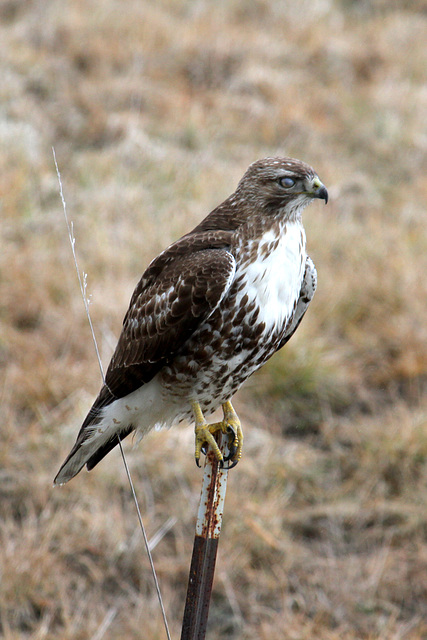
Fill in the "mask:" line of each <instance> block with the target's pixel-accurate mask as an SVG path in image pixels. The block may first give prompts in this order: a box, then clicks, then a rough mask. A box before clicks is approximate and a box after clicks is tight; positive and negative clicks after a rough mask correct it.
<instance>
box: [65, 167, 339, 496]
mask: <svg viewBox="0 0 427 640" xmlns="http://www.w3.org/2000/svg"><path fill="white" fill-rule="evenodd" d="M313 198H320V199H322V200H324V201H325V203H327V201H328V192H327V190H326V188H325V186H324V185H323V184H322V182H321V181H320V180H319V178H318V176H317V174H316V173H315V172H314V170H313V169H312V168H311V167H310V166H308V165H307V164H305V163H304V162H301V161H300V160H295V159H292V158H265V159H262V160H258V161H257V162H254V163H253V164H251V165H250V167H249V168H248V170H247V171H246V173H245V174H244V176H243V178H242V179H241V180H240V182H239V184H238V186H237V189H236V191H235V192H234V193H233V194H232V195H231V196H230V197H229V198H227V199H226V200H225V201H224V202H223V203H222V204H220V205H219V206H218V207H216V209H214V210H213V211H212V212H211V213H210V214H209V215H208V216H207V217H206V218H205V219H204V220H203V221H202V222H201V223H200V224H199V225H197V226H196V227H195V228H194V229H193V230H192V231H190V232H189V233H187V234H186V235H184V236H183V237H182V238H181V239H180V240H178V241H177V242H174V243H173V244H172V245H171V246H170V247H168V248H167V249H166V250H165V251H163V252H162V253H161V254H160V255H159V256H158V257H157V258H155V259H154V260H153V261H152V262H151V264H150V265H149V266H148V268H147V270H146V271H145V273H144V274H143V276H142V278H141V280H140V281H139V283H138V284H137V286H136V289H135V291H134V293H133V295H132V298H131V301H130V305H129V309H128V311H127V313H126V315H125V318H124V321H123V328H122V332H121V335H120V337H119V341H118V344H117V347H116V350H115V352H114V354H113V357H112V359H111V362H110V365H109V367H108V370H107V373H106V376H105V383H104V385H103V386H102V388H101V391H100V392H99V395H98V397H97V398H96V400H95V402H94V404H93V406H92V408H91V409H90V411H89V413H88V415H87V417H86V419H85V420H84V422H83V425H82V427H81V429H80V432H79V434H78V436H77V440H76V443H75V445H74V446H73V448H72V450H71V452H70V454H69V455H68V457H67V458H66V460H65V462H64V464H63V465H62V467H61V468H60V470H59V472H58V474H57V476H56V478H55V480H54V482H55V484H64V483H65V482H68V480H70V479H71V478H73V477H74V476H75V475H76V474H77V473H78V472H79V471H80V470H81V469H82V467H83V466H84V465H86V467H87V469H88V470H91V469H93V467H94V466H95V465H96V464H98V462H99V461H100V460H102V458H104V456H105V455H106V454H107V453H109V451H111V449H113V448H114V447H115V446H116V445H117V444H118V442H119V439H120V440H123V438H125V437H126V436H128V435H129V434H130V433H132V432H133V431H135V432H136V434H137V437H138V439H140V438H142V437H143V436H144V435H145V434H146V433H148V431H150V430H151V429H152V428H153V427H164V426H171V425H173V424H176V423H178V422H181V421H183V420H185V419H187V420H188V419H193V420H194V422H195V440H196V444H195V459H196V462H197V464H199V458H200V454H201V452H205V451H206V449H207V447H208V446H211V447H212V448H213V449H214V451H215V455H216V457H217V459H218V460H219V461H221V462H222V454H221V452H220V450H219V448H218V445H217V444H216V441H215V438H214V437H213V435H212V434H213V433H215V432H216V431H218V430H219V429H221V430H222V431H223V432H224V433H226V432H227V433H229V434H231V436H230V438H231V442H230V456H229V458H230V459H229V467H230V466H234V464H236V463H237V462H238V460H239V459H240V457H241V452H242V444H243V432H242V428H241V425H240V422H239V419H238V417H237V415H236V413H235V411H234V409H233V406H232V404H231V398H232V396H233V395H234V393H235V392H236V391H237V390H238V389H239V387H240V386H241V385H242V384H243V382H245V380H246V379H247V378H248V377H249V376H250V375H251V374H252V373H254V371H256V370H257V369H259V368H260V367H261V366H262V365H263V364H264V363H265V362H266V361H267V360H268V359H269V358H270V357H271V356H272V355H273V354H274V353H275V352H276V351H277V350H278V349H281V348H282V347H283V345H284V344H285V343H286V342H287V341H288V340H289V339H290V338H291V336H292V335H293V334H294V333H295V331H296V329H297V328H298V326H299V324H300V322H301V320H302V317H303V316H304V314H305V312H306V310H307V307H308V305H309V304H310V301H311V299H312V297H313V295H314V292H315V289H316V283H317V274H316V269H315V267H314V264H313V262H312V260H311V259H310V258H309V257H308V256H307V254H306V237H305V231H304V227H303V225H302V221H301V214H302V211H303V209H304V208H305V207H306V206H307V205H308V204H309V203H310V202H311V201H312V200H313ZM220 406H222V409H223V414H224V417H223V420H222V421H220V422H217V423H214V424H208V423H207V421H206V417H207V416H209V415H210V414H211V413H212V412H213V411H215V410H216V409H217V408H218V407H220Z"/></svg>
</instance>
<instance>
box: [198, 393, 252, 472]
mask: <svg viewBox="0 0 427 640" xmlns="http://www.w3.org/2000/svg"><path fill="white" fill-rule="evenodd" d="M192 408H193V413H194V419H195V429H194V431H195V436H196V447H195V453H194V457H195V460H196V464H197V466H198V467H200V454H201V453H204V454H206V452H207V449H208V447H209V446H210V447H211V449H212V451H213V452H214V454H215V458H216V459H217V460H218V462H220V463H221V466H222V465H223V463H224V457H223V455H222V453H221V451H220V448H219V446H218V443H217V442H216V440H215V438H214V434H215V433H217V432H218V431H222V433H224V434H228V436H229V445H228V447H229V454H228V455H227V457H226V460H232V461H233V462H232V464H230V465H228V467H227V468H228V469H232V468H233V467H235V466H236V464H237V463H238V462H239V460H240V458H241V456H242V447H243V431H242V427H241V424H240V420H239V418H238V417H237V414H236V412H235V411H234V409H233V406H232V404H231V402H226V403H224V404H223V405H222V410H223V412H224V418H223V420H221V421H220V422H214V423H213V424H208V423H207V422H206V420H205V417H204V416H203V413H202V410H201V408H200V405H199V403H198V402H193V403H192Z"/></svg>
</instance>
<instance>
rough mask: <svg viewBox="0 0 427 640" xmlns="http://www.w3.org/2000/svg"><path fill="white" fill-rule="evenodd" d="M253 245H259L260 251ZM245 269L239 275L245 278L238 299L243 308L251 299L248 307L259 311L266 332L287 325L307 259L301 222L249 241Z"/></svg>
mask: <svg viewBox="0 0 427 640" xmlns="http://www.w3.org/2000/svg"><path fill="white" fill-rule="evenodd" d="M252 243H256V252H255V251H254V247H252V246H251V244H252ZM242 253H243V255H245V254H246V255H248V256H253V257H254V258H253V259H251V260H247V259H245V258H243V260H242V266H241V267H240V268H239V269H238V271H237V273H236V276H238V275H239V274H241V276H242V285H243V286H242V288H241V289H240V290H239V292H238V294H237V296H236V306H240V303H241V300H242V298H243V297H244V296H246V295H247V296H248V307H249V306H251V303H254V304H255V306H256V308H257V309H258V311H259V313H258V318H257V321H258V322H263V323H265V330H266V332H271V331H272V330H274V329H278V328H280V327H282V326H283V325H286V324H287V322H288V321H289V319H290V318H291V316H292V314H293V312H294V309H295V304H296V301H297V300H298V297H299V294H300V290H301V283H302V279H303V276H304V267H305V260H306V251H305V232H304V228H303V226H302V225H301V224H300V223H299V222H293V223H290V222H288V223H287V224H284V225H283V226H282V228H277V227H276V229H269V230H268V231H266V232H265V233H264V234H263V235H262V236H261V238H259V239H256V240H252V241H249V243H248V246H246V247H243V248H242Z"/></svg>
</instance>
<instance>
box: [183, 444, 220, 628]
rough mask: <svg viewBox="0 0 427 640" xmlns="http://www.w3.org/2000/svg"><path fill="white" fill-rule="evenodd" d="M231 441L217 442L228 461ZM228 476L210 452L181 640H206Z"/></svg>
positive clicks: (204, 477) (204, 474) (206, 466)
mask: <svg viewBox="0 0 427 640" xmlns="http://www.w3.org/2000/svg"><path fill="white" fill-rule="evenodd" d="M227 441H228V437H227V436H224V435H223V434H222V433H219V434H218V437H217V442H218V445H219V447H220V449H221V451H222V454H223V456H224V457H225V456H226V455H227V454H228V446H227ZM227 476H228V469H226V468H221V466H220V464H219V463H218V461H217V460H216V458H215V455H214V454H213V452H212V451H211V450H210V449H209V451H208V453H207V455H206V460H205V468H204V473H203V485H202V492H201V496H200V504H199V511H198V515H197V523H196V535H195V537H194V546H193V556H192V558H191V565H190V575H189V578H188V589H187V599H186V602H185V609H184V618H183V621H182V630H181V640H204V638H205V634H206V627H207V622H208V613H209V603H210V598H211V592H212V583H213V578H214V573H215V561H216V554H217V550H218V542H219V536H220V533H221V524H222V514H223V512H224V500H225V492H226V488H227Z"/></svg>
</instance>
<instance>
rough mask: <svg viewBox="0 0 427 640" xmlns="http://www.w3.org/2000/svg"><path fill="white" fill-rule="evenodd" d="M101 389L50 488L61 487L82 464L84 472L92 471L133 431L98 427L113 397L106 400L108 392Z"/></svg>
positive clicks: (129, 426)
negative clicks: (85, 468) (105, 408)
mask: <svg viewBox="0 0 427 640" xmlns="http://www.w3.org/2000/svg"><path fill="white" fill-rule="evenodd" d="M105 389H106V388H105V387H103V389H102V390H101V393H100V394H99V396H98V398H97V400H96V401H95V403H94V405H93V407H92V408H91V410H90V411H89V413H88V415H87V416H86V419H85V421H84V422H83V424H82V427H81V429H80V431H79V434H78V436H77V440H76V442H75V444H74V446H73V448H72V449H71V451H70V453H69V454H68V456H67V458H66V459H65V461H64V463H63V464H62V466H61V468H60V469H59V471H58V473H57V475H56V477H55V479H54V481H53V484H54V485H60V484H65V483H66V482H68V481H69V480H71V478H74V476H75V475H77V474H78V473H79V471H81V470H82V468H83V467H84V466H85V465H86V467H87V469H88V471H90V470H91V469H93V468H94V467H95V465H97V464H98V462H100V460H102V458H103V457H104V456H106V455H107V453H109V452H110V451H111V449H114V447H115V446H117V445H118V444H119V440H123V439H124V438H126V436H128V435H129V434H130V433H132V431H134V426H133V425H126V426H124V427H123V428H122V429H117V428H115V429H114V430H111V429H109V428H105V426H104V425H102V422H103V409H104V407H105V406H106V405H108V404H110V403H111V401H112V400H113V398H114V396H112V395H111V394H110V397H107V395H108V393H106V392H105Z"/></svg>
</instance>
